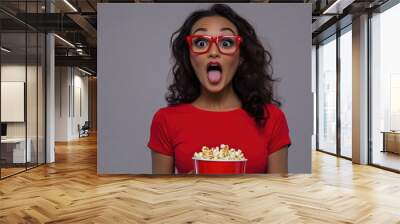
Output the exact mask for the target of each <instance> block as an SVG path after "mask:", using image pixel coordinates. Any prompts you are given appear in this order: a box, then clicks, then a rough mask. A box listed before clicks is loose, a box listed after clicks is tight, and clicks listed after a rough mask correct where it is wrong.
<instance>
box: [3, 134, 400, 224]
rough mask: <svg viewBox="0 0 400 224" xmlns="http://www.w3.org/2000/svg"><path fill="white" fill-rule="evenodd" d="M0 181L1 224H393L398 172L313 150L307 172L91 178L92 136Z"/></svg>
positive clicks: (399, 197)
mask: <svg viewBox="0 0 400 224" xmlns="http://www.w3.org/2000/svg"><path fill="white" fill-rule="evenodd" d="M56 158H57V160H56V163H54V164H49V165H45V166H41V167H38V168H35V169H32V170H29V171H27V172H25V173H21V174H19V175H16V176H13V177H10V178H7V179H5V180H2V181H0V223H219V224H225V223H373V224H377V223H384V224H386V223H400V175H399V174H396V173H391V172H388V171H384V170H380V169H377V168H374V167H370V166H360V165H352V163H351V162H350V161H347V160H343V159H338V158H335V157H333V156H330V155H326V154H323V153H320V152H313V173H312V174H292V175H289V176H288V177H282V176H279V175H251V176H250V175H248V176H240V177H232V176H231V177H229V176H225V177H193V176H191V177H188V176H186V177H184V176H176V177H171V176H157V177H155V176H144V175H142V176H134V175H114V176H98V175H97V174H96V138H95V136H91V137H89V138H83V139H81V140H79V141H74V142H69V143H67V144H66V143H63V144H57V146H56Z"/></svg>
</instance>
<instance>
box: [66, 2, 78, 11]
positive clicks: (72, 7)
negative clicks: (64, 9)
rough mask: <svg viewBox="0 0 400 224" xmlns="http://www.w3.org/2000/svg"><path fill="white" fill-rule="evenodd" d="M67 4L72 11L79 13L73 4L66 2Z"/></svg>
mask: <svg viewBox="0 0 400 224" xmlns="http://www.w3.org/2000/svg"><path fill="white" fill-rule="evenodd" d="M64 2H65V4H67V5H68V6H69V7H70V8H71V9H72V10H74V12H78V10H77V9H76V8H75V7H74V6H73V5H72V4H71V3H69V1H68V0H64Z"/></svg>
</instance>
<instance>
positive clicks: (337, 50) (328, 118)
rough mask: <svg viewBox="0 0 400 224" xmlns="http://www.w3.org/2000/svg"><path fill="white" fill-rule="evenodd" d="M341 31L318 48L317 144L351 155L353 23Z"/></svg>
mask: <svg viewBox="0 0 400 224" xmlns="http://www.w3.org/2000/svg"><path fill="white" fill-rule="evenodd" d="M337 34H338V35H339V36H336V35H333V36H331V37H329V38H328V39H326V40H324V41H322V43H320V44H319V45H318V50H317V68H318V69H317V86H318V89H317V98H318V100H317V101H318V102H317V105H318V107H317V109H318V113H317V125H318V129H317V130H318V138H317V146H318V149H319V150H321V151H324V152H328V153H332V154H335V155H338V156H341V157H345V158H351V157H352V77H353V75H352V26H351V24H350V25H348V26H346V27H345V28H343V29H342V30H340V32H337ZM338 91H339V92H338ZM338 103H339V104H338ZM338 121H340V123H337V122H338Z"/></svg>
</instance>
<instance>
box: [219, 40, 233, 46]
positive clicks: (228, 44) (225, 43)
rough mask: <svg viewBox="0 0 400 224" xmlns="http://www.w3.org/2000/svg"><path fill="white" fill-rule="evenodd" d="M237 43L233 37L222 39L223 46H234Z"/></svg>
mask: <svg viewBox="0 0 400 224" xmlns="http://www.w3.org/2000/svg"><path fill="white" fill-rule="evenodd" d="M234 44H235V42H234V41H233V40H231V39H223V40H222V41H221V45H222V47H232V46H233V45H234Z"/></svg>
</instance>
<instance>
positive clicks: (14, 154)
mask: <svg viewBox="0 0 400 224" xmlns="http://www.w3.org/2000/svg"><path fill="white" fill-rule="evenodd" d="M27 141H28V144H27V149H26V151H25V138H6V139H1V157H2V159H4V160H5V161H6V163H25V162H31V158H32V154H31V145H32V140H31V139H30V138H28V139H27ZM25 158H27V161H25Z"/></svg>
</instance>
